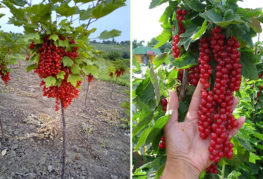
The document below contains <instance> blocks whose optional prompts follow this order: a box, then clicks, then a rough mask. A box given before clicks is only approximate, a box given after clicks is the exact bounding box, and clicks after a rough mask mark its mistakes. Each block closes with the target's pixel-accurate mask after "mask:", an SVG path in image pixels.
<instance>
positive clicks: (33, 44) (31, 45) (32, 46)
mask: <svg viewBox="0 0 263 179" xmlns="http://www.w3.org/2000/svg"><path fill="white" fill-rule="evenodd" d="M29 48H30V49H31V50H33V49H34V48H35V43H34V41H32V42H31V44H30V46H29Z"/></svg>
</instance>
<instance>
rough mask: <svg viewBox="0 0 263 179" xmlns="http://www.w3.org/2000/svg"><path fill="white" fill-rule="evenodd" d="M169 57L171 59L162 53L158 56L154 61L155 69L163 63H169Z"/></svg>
mask: <svg viewBox="0 0 263 179" xmlns="http://www.w3.org/2000/svg"><path fill="white" fill-rule="evenodd" d="M168 57H169V55H168V53H162V54H160V55H157V56H156V57H155V58H154V59H153V64H154V66H155V68H158V67H159V66H160V65H161V64H163V63H169V58H168Z"/></svg>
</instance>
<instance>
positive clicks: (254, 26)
mask: <svg viewBox="0 0 263 179" xmlns="http://www.w3.org/2000/svg"><path fill="white" fill-rule="evenodd" d="M249 26H250V27H251V28H252V29H253V30H254V31H255V32H257V33H261V32H262V28H261V25H260V21H259V20H258V19H257V18H255V17H251V18H250V23H249Z"/></svg>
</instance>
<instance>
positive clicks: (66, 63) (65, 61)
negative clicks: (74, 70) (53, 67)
mask: <svg viewBox="0 0 263 179" xmlns="http://www.w3.org/2000/svg"><path fill="white" fill-rule="evenodd" d="M62 63H63V65H64V66H67V67H71V66H72V65H73V61H72V60H71V59H70V58H69V57H68V56H64V57H63V58H62Z"/></svg>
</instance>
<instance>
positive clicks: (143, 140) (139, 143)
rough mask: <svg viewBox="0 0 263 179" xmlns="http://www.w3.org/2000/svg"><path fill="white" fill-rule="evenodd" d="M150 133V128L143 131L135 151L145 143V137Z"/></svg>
mask: <svg viewBox="0 0 263 179" xmlns="http://www.w3.org/2000/svg"><path fill="white" fill-rule="evenodd" d="M150 132H151V128H148V129H145V130H144V131H143V132H142V134H141V135H140V138H139V141H138V142H137V145H136V147H135V150H138V149H140V147H141V146H142V145H143V144H144V143H145V141H146V138H147V136H148V135H149V133H150Z"/></svg>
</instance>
